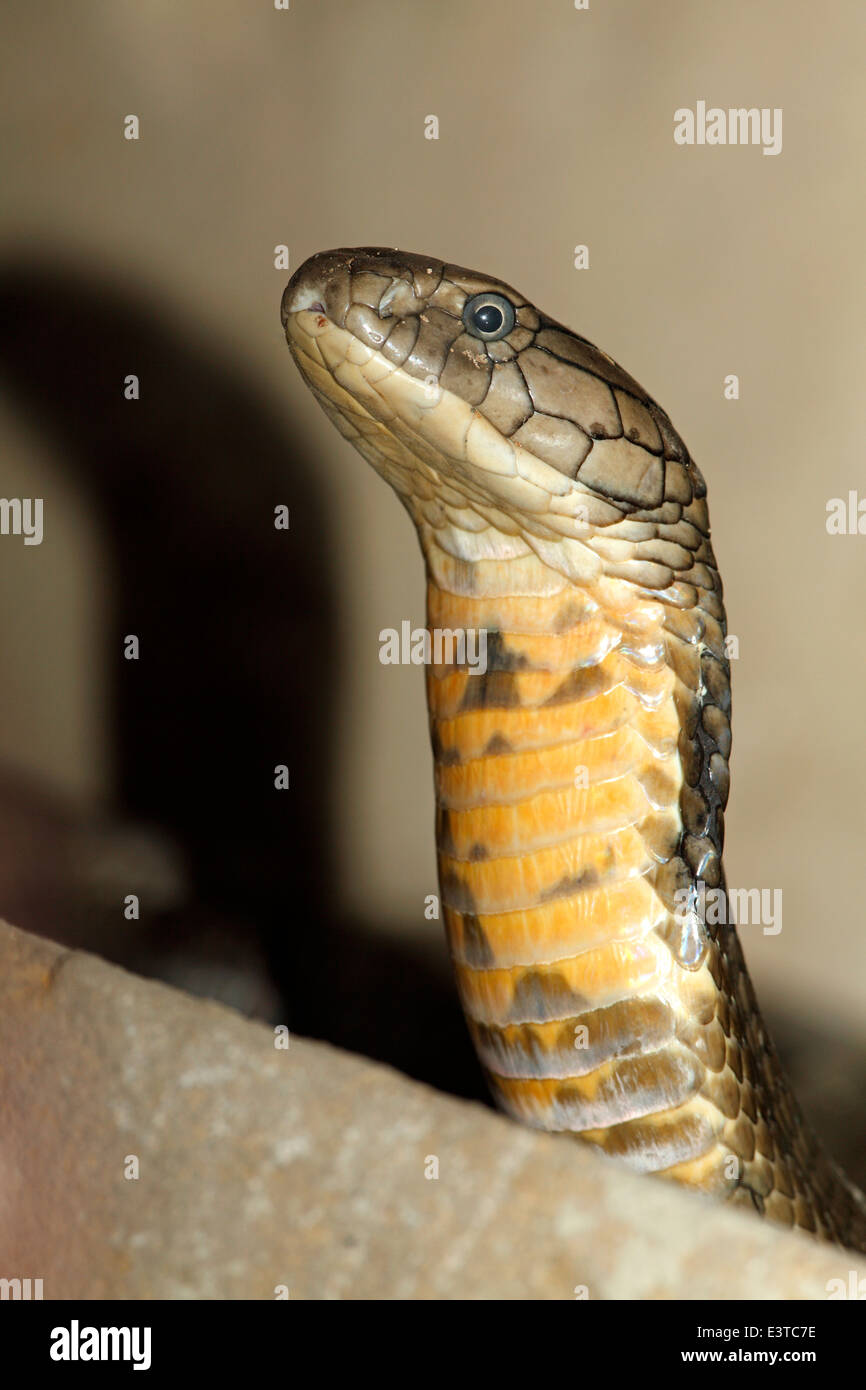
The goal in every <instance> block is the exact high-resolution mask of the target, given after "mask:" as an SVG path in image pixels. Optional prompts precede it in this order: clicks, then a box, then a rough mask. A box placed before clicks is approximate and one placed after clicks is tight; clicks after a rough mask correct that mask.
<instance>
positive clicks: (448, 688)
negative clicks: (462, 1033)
mask: <svg viewBox="0 0 866 1390" xmlns="http://www.w3.org/2000/svg"><path fill="white" fill-rule="evenodd" d="M282 312H283V323H284V325H285V329H286V337H287V340H288V343H289V346H290V348H291V350H292V353H293V356H294V358H295V361H296V362H297V364H298V366H299V368H300V370H301V373H302V375H303V377H304V378H305V380H306V382H307V384H308V386H309V387H310V388H311V390H312V391H313V393H314V394H315V396H316V397H317V399H318V400H319V402H320V404H321V405H322V407H323V408H324V410H325V411H326V413H327V414H328V415H329V417H330V418H331V419H332V420H333V422H334V424H335V425H336V426H337V428H338V429H339V430H340V432H341V434H343V435H344V436H345V437H346V438H347V439H348V440H349V441H350V442H351V443H352V444H353V445H354V446H355V447H356V449H358V450H359V452H360V453H361V454H362V455H363V456H364V457H365V458H366V459H367V460H368V461H369V462H370V463H371V464H372V465H373V467H374V468H375V469H376V470H377V471H378V472H379V473H380V474H381V475H382V476H383V477H384V478H385V479H386V481H387V482H389V483H390V484H391V485H392V487H394V488H395V489H396V491H397V493H398V494H399V496H400V498H401V500H402V501H403V503H404V505H405V506H406V509H407V510H408V512H409V514H410V516H411V517H412V520H413V521H414V523H415V525H416V527H417V530H418V535H419V538H420V541H421V547H422V550H423V553H424V559H425V563H426V569H427V607H428V626H429V628H430V629H436V630H447V631H450V632H454V631H456V630H462V631H474V632H481V631H483V632H485V633H486V634H487V663H486V667H487V669H486V671H485V672H484V673H483V674H480V673H477V672H473V671H472V670H470V669H469V668H468V667H467V666H466V665H463V666H459V665H457V664H448V665H439V666H436V665H433V664H431V665H429V666H428V668H427V696H428V704H429V713H430V724H431V734H432V742H433V751H434V758H435V777H436V801H437V848H438V858H439V878H440V891H441V900H442V906H443V913H444V917H445V924H446V930H447V934H448V939H449V943H450V947H451V953H452V956H453V960H454V965H455V970H456V975H457V983H458V988H459V991H460V997H461V1000H462V1003H463V1008H464V1011H465V1013H466V1017H467V1021H468V1025H469V1028H470V1030H471V1033H472V1037H473V1040H474V1042H475V1046H476V1049H477V1051H478V1055H479V1058H480V1060H481V1063H482V1065H483V1067H484V1070H485V1072H486V1075H487V1077H488V1080H489V1082H490V1085H491V1088H492V1090H493V1092H494V1094H495V1097H496V1099H497V1101H498V1102H499V1104H500V1105H501V1106H502V1107H503V1108H504V1109H505V1110H506V1111H508V1112H509V1113H510V1114H511V1115H513V1116H515V1117H516V1118H517V1119H520V1120H523V1121H524V1122H526V1123H528V1124H530V1125H533V1126H536V1127H538V1128H541V1129H548V1130H563V1131H569V1132H571V1133H573V1134H575V1135H576V1136H578V1137H579V1138H581V1139H583V1140H585V1141H587V1142H589V1143H592V1144H595V1145H597V1146H598V1147H599V1148H601V1149H603V1150H604V1151H605V1152H606V1153H608V1154H611V1155H616V1156H618V1157H620V1158H622V1159H624V1160H625V1161H626V1162H627V1163H628V1164H629V1165H630V1166H631V1167H633V1168H636V1169H638V1170H641V1171H644V1172H655V1173H659V1174H661V1175H663V1176H665V1177H669V1178H672V1179H675V1180H677V1181H679V1182H682V1183H684V1184H687V1185H689V1186H692V1187H694V1188H697V1189H700V1190H703V1191H705V1192H711V1193H716V1194H719V1195H723V1196H727V1197H728V1198H730V1199H731V1200H733V1201H735V1202H744V1203H746V1204H748V1205H749V1206H751V1207H754V1208H756V1209H757V1210H758V1211H759V1212H761V1213H764V1214H766V1215H767V1216H768V1217H771V1218H773V1219H775V1220H778V1221H781V1222H784V1223H786V1224H789V1225H792V1224H793V1225H797V1226H799V1227H802V1228H804V1229H805V1230H808V1231H813V1232H815V1233H817V1234H820V1235H822V1236H825V1237H827V1238H830V1239H834V1240H837V1241H840V1242H842V1243H844V1244H847V1245H849V1246H852V1247H855V1248H858V1249H864V1250H866V1203H864V1199H863V1197H862V1196H861V1194H860V1193H859V1192H857V1190H856V1189H855V1188H854V1187H853V1186H852V1185H851V1184H850V1183H849V1182H848V1181H847V1179H846V1178H845V1177H844V1176H843V1175H842V1174H841V1172H840V1171H839V1170H838V1168H837V1167H836V1166H835V1164H834V1163H833V1162H832V1160H831V1159H830V1158H829V1157H828V1156H827V1155H826V1153H825V1152H824V1151H823V1149H822V1148H821V1146H820V1145H819V1143H818V1141H817V1139H816V1138H815V1136H814V1134H813V1133H812V1131H811V1129H810V1128H809V1126H808V1125H807V1123H806V1122H805V1121H804V1119H803V1117H802V1115H801V1113H800V1111H799V1109H798V1107H797V1104H796V1102H795V1100H794V1098H793V1095H792V1093H791V1091H790V1089H789V1087H788V1084H787V1082H786V1080H785V1077H784V1075H783V1073H782V1070H781V1068H780V1066H779V1062H778V1060H777V1057H776V1053H775V1051H774V1049H773V1046H772V1044H771V1042H770V1040H769V1038H768V1037H767V1034H766V1031H765V1029H764V1025H763V1022H762V1019H761V1015H760V1013H759V1011H758V1007H757V1004H756V1002H755V997H754V993H753V990H752V986H751V983H750V980H749V976H748V974H747V971H746V968H745V965H744V962H743V956H742V952H741V949H740V944H739V941H738V938H737V933H736V930H735V928H734V927H733V925H730V924H728V925H722V924H720V925H711V923H710V917H709V914H707V920H706V921H704V920H702V917H701V914H700V913H699V912H697V911H696V910H695V909H694V905H693V897H692V896H691V895H692V893H693V891H694V890H696V889H697V888H699V887H700V885H701V884H703V885H706V887H707V888H708V889H719V890H721V893H722V894H723V893H724V877H723V871H722V863H721V855H722V844H723V836H724V824H723V813H724V808H725V803H726V801H727V796H728V756H729V752H730V742H731V735H730V673H729V666H728V661H727V658H726V654H725V646H724V638H725V613H724V608H723V605H722V586H721V581H720V579H719V575H718V571H717V568H716V562H715V558H714V556H713V551H712V546H711V544H710V535H709V521H708V513H707V502H706V487H705V484H704V481H703V478H702V477H701V474H700V472H699V470H698V469H697V467H696V466H695V464H694V462H693V461H692V459H691V457H690V455H689V452H688V450H687V449H686V447H685V445H684V444H683V443H682V441H681V439H680V438H679V436H678V435H677V433H676V431H675V430H674V428H673V426H672V425H671V422H670V420H669V419H668V417H667V415H666V414H665V412H664V411H663V410H662V409H661V408H660V407H659V406H658V405H657V404H656V403H655V402H654V401H653V400H652V399H651V398H650V397H649V396H648V395H647V394H646V392H645V391H644V390H643V389H642V388H641V387H640V386H639V385H638V384H637V382H635V381H634V380H633V378H632V377H630V376H629V375H628V374H627V373H626V372H624V371H623V370H622V368H620V367H619V366H618V365H617V364H616V363H615V362H614V361H613V359H612V358H610V357H608V356H607V354H606V353H603V352H601V351H600V350H599V349H598V348H596V347H594V346H593V345H592V344H591V343H589V342H587V341H586V340H585V339H584V338H581V337H579V336H578V335H577V334H574V333H572V332H570V331H569V330H567V329H565V328H563V327H562V326H561V325H560V324H558V323H556V322H555V321H554V320H552V319H549V318H548V317H547V316H546V315H545V314H543V313H541V312H540V311H539V310H537V309H536V308H535V307H534V306H533V305H532V304H530V303H529V302H528V301H527V300H526V299H525V298H524V297H523V296H522V295H520V294H519V293H517V292H516V291H515V290H513V289H512V288H510V287H509V286H508V285H505V284H504V283H502V282H501V281H498V280H494V279H490V278H489V277H488V276H484V275H478V274H476V273H475V272H473V271H469V270H465V269H462V268H461V267H458V266H453V265H447V264H443V263H442V262H441V261H439V260H435V259H432V258H430V257H426V256H417V255H410V254H407V253H405V252H401V251H392V250H387V249H377V248H361V249H358V250H339V251H329V252H323V253H321V254H319V255H317V256H313V257H311V258H310V259H309V260H308V261H306V262H305V263H304V265H302V266H301V267H300V269H299V270H298V271H297V272H296V273H295V275H294V276H293V277H292V279H291V281H290V283H289V285H288V287H287V289H286V292H285V294H284V296H283V311H282ZM722 902H724V898H722ZM684 904H687V905H688V906H686V907H684ZM715 915H716V917H719V916H722V917H724V915H725V914H724V912H721V913H719V912H718V911H717V913H716V914H715Z"/></svg>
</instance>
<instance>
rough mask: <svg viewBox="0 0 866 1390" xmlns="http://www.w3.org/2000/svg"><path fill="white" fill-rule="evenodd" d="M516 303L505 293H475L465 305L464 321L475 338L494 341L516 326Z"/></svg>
mask: <svg viewBox="0 0 866 1390" xmlns="http://www.w3.org/2000/svg"><path fill="white" fill-rule="evenodd" d="M514 318H515V316H514V305H513V304H512V303H511V301H510V300H509V299H506V298H505V295H504V294H474V295H473V296H472V298H471V299H467V301H466V303H465V305H464V306H463V322H464V324H465V325H466V329H467V331H468V332H469V333H471V334H472V336H473V338H481V339H482V340H483V341H484V342H486V343H494V342H496V340H497V338H504V337H505V336H506V334H507V333H510V332H511V330H512V328H513V327H514Z"/></svg>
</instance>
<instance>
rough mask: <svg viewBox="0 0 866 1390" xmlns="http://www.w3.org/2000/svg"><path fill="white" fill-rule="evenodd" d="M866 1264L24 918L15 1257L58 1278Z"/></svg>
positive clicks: (383, 1294)
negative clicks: (82, 948) (431, 1173)
mask: <svg viewBox="0 0 866 1390" xmlns="http://www.w3.org/2000/svg"><path fill="white" fill-rule="evenodd" d="M128 1155H135V1156H137V1158H138V1161H139V1170H140V1176H139V1177H138V1179H137V1180H130V1179H128V1178H127V1177H125V1176H124V1167H125V1163H126V1162H127V1156H128ZM430 1155H433V1156H435V1157H436V1158H437V1159H438V1165H439V1176H438V1179H435V1180H429V1179H427V1178H425V1163H426V1162H427V1160H428V1156H430ZM850 1270H856V1272H857V1277H858V1278H862V1277H866V1265H864V1264H863V1262H862V1261H860V1262H858V1259H857V1257H856V1256H854V1255H851V1254H848V1253H847V1252H844V1251H837V1250H835V1249H833V1248H832V1247H829V1246H824V1245H819V1244H817V1243H816V1242H813V1241H811V1240H809V1239H808V1238H807V1237H804V1236H800V1235H796V1234H793V1233H789V1232H787V1231H784V1230H779V1229H777V1228H774V1227H772V1226H770V1225H768V1224H765V1223H763V1222H761V1221H760V1220H758V1219H757V1218H752V1217H750V1215H749V1214H748V1213H747V1212H741V1211H734V1210H731V1209H727V1208H723V1207H719V1206H716V1205H714V1204H711V1203H709V1202H705V1201H704V1200H702V1199H701V1198H699V1197H695V1196H692V1195H691V1194H689V1193H686V1192H683V1191H680V1190H677V1189H674V1188H672V1187H670V1186H668V1185H667V1184H665V1183H663V1182H660V1181H653V1180H651V1179H647V1178H640V1177H636V1176H635V1175H633V1174H631V1173H628V1172H626V1171H624V1170H623V1169H621V1168H619V1167H616V1166H614V1165H613V1164H611V1163H608V1162H606V1161H605V1160H604V1159H602V1158H599V1157H598V1156H596V1155H595V1154H594V1153H592V1152H591V1151H589V1150H585V1149H583V1148H581V1147H580V1146H578V1145H576V1144H574V1143H573V1142H571V1141H569V1140H566V1139H561V1138H557V1137H555V1136H549V1135H543V1134H536V1133H533V1132H531V1131H528V1130H524V1129H521V1128H519V1127H518V1126H516V1125H513V1124H511V1123H510V1122H509V1121H507V1120H505V1119H503V1118H501V1117H499V1116H497V1115H495V1114H493V1113H491V1112H490V1111H488V1110H485V1109H484V1108H482V1107H481V1106H479V1105H475V1104H471V1103H468V1102H465V1101H460V1100H456V1099H454V1098H452V1097H450V1096H446V1095H441V1094H439V1093H438V1092H435V1091H433V1090H431V1089H429V1088H428V1087H426V1086H422V1085H419V1084H417V1083H415V1082H412V1081H409V1080H407V1079H406V1078H405V1077H403V1076H401V1075H399V1074H398V1073H396V1072H394V1071H391V1070H390V1069H388V1068H386V1067H383V1066H379V1065H374V1064H372V1063H370V1062H367V1061H365V1060H364V1059H363V1058H361V1057H356V1056H352V1055H350V1054H348V1053H344V1052H339V1051H337V1050H336V1049H334V1048H331V1047H328V1046H326V1045H324V1044H321V1043H314V1042H307V1041H303V1040H298V1039H292V1042H291V1046H290V1048H289V1049H288V1050H287V1051H279V1050H276V1049H275V1047H274V1039H273V1034H272V1033H271V1032H270V1030H269V1029H268V1028H266V1027H264V1026H262V1025H260V1024H254V1023H249V1022H247V1021H246V1020H245V1019H243V1018H242V1017H241V1016H240V1015H238V1014H236V1013H234V1012H233V1011H232V1010H230V1009H228V1008H225V1007H224V1006H222V1005H218V1004H210V1003H202V1002H201V1001H200V1000H196V999H192V998H190V997H188V996H187V995H185V994H182V993H180V992H179V991H177V990H174V989H170V988H168V987H166V986H164V985H159V984H154V983H152V982H151V981H148V980H143V979H139V978H137V977H135V976H132V975H129V974H127V973H126V972H124V971H122V970H119V969H117V968H116V967H114V966H110V965H106V964H105V963H104V962H103V961H100V960H98V959H97V958H95V957H93V956H88V955H84V954H82V953H78V952H69V951H65V950H63V949H62V948H60V947H58V946H56V945H54V944H53V943H51V942H47V941H44V940H42V939H40V938H37V937H32V936H28V935H27V934H25V933H24V932H20V931H18V930H16V929H15V928H13V927H9V926H6V925H4V924H0V1277H5V1278H16V1277H17V1278H22V1279H24V1278H31V1279H35V1278H41V1279H42V1280H43V1290H44V1296H45V1298H47V1299H56V1298H109V1299H148V1298H168V1299H180V1298H228V1299H234V1298H241V1299H272V1298H273V1297H274V1290H275V1288H276V1287H277V1286H278V1285H286V1286H288V1288H289V1290H290V1295H291V1297H292V1298H311V1299H321V1298H330V1299H343V1298H360V1299H478V1298H489V1299H548V1298H554V1299H573V1298H574V1297H575V1293H574V1290H575V1287H576V1286H585V1287H586V1289H587V1291H588V1296H589V1297H590V1298H595V1299H599V1298H601V1299H617V1298H620V1299H656V1298H665V1299H667V1298H687V1299H713V1298H722V1299H732V1298H747V1299H768V1298H785V1299H824V1298H826V1289H827V1281H828V1280H830V1279H840V1278H841V1279H843V1280H845V1283H846V1286H847V1282H848V1278H849V1271H850Z"/></svg>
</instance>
